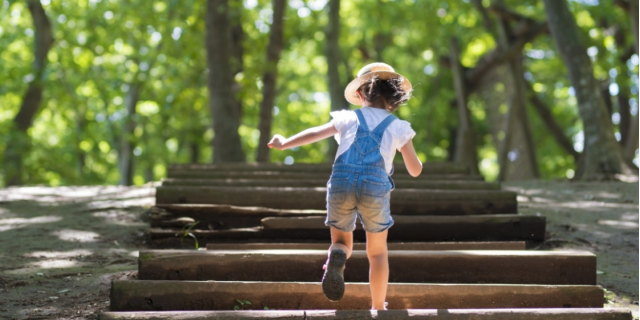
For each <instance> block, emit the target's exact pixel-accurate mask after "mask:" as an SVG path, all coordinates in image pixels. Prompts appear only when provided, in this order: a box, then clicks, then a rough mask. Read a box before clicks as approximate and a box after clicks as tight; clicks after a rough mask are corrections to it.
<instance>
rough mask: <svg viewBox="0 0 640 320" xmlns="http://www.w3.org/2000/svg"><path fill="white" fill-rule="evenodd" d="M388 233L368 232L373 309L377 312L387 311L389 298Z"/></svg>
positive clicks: (386, 231)
mask: <svg viewBox="0 0 640 320" xmlns="http://www.w3.org/2000/svg"><path fill="white" fill-rule="evenodd" d="M387 233H388V230H385V231H383V232H380V233H369V232H367V257H368V258H369V266H370V267H369V268H370V269H369V286H370V288H371V308H372V309H376V310H385V306H384V303H385V300H386V298H387V285H388V283H389V258H388V254H387Z"/></svg>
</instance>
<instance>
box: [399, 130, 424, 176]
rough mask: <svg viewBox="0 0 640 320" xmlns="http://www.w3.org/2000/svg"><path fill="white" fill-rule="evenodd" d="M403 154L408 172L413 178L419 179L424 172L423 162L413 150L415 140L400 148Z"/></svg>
mask: <svg viewBox="0 0 640 320" xmlns="http://www.w3.org/2000/svg"><path fill="white" fill-rule="evenodd" d="M400 152H401V153H402V159H404V165H405V166H407V171H409V174H410V175H411V176H412V177H417V176H419V175H420V173H421V172H422V162H420V159H419V158H418V155H417V154H416V150H415V149H413V139H411V140H409V141H407V143H406V144H405V145H404V146H403V147H402V148H400Z"/></svg>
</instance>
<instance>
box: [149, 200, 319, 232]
mask: <svg viewBox="0 0 640 320" xmlns="http://www.w3.org/2000/svg"><path fill="white" fill-rule="evenodd" d="M326 215H327V211H326V210H286V209H271V208H264V207H239V206H229V205H216V204H158V205H156V206H155V207H152V208H151V209H150V210H149V218H150V221H149V223H150V225H151V227H152V228H182V227H183V226H185V225H186V224H188V223H192V222H195V221H199V223H198V224H197V225H196V228H198V229H210V230H220V229H230V228H248V227H255V226H260V225H261V222H260V221H261V220H262V219H264V218H267V217H309V216H326ZM184 217H188V218H191V220H192V221H191V222H185V221H181V220H184V219H181V218H184Z"/></svg>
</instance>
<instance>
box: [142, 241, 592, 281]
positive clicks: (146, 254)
mask: <svg viewBox="0 0 640 320" xmlns="http://www.w3.org/2000/svg"><path fill="white" fill-rule="evenodd" d="M388 255H389V282H399V283H503V284H508V283H518V284H572V285H576V284H580V285H595V284H596V256H595V255H594V254H593V253H590V252H577V251H525V250H511V251H501V250H477V251H474V250H469V251H389V254H388ZM326 260H327V250H326V249H324V250H230V251H208V250H144V251H140V255H139V258H138V279H141V280H218V281H301V282H317V281H321V280H322V274H323V272H324V270H323V269H322V265H323V264H324V263H325V262H326ZM368 271H369V260H368V258H367V253H366V252H365V251H361V250H359V251H353V254H352V255H351V257H350V258H349V260H348V261H347V267H346V269H345V270H344V278H345V281H349V282H368V281H369V272H368Z"/></svg>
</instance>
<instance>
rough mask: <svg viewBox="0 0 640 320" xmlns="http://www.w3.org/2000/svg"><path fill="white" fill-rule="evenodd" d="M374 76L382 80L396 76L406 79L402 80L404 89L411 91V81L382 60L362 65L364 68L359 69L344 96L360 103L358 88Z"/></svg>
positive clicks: (352, 102) (350, 101) (355, 102)
mask: <svg viewBox="0 0 640 320" xmlns="http://www.w3.org/2000/svg"><path fill="white" fill-rule="evenodd" d="M373 77H377V78H378V79H381V80H389V79H395V78H400V79H404V81H403V82H402V89H403V90H404V91H405V92H410V91H411V82H409V80H408V79H407V78H405V77H404V76H402V75H401V74H399V73H396V72H395V70H393V67H391V66H390V65H388V64H386V63H382V62H376V63H371V64H368V65H366V66H364V67H362V69H360V71H358V75H356V78H355V79H353V81H351V82H350V83H349V85H348V86H347V88H346V89H344V97H345V98H346V99H347V101H349V103H351V104H355V105H360V97H358V94H357V93H356V91H358V88H360V86H362V84H364V83H366V82H367V81H368V80H370V79H371V78H373Z"/></svg>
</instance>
